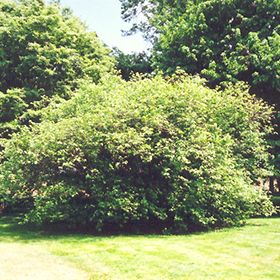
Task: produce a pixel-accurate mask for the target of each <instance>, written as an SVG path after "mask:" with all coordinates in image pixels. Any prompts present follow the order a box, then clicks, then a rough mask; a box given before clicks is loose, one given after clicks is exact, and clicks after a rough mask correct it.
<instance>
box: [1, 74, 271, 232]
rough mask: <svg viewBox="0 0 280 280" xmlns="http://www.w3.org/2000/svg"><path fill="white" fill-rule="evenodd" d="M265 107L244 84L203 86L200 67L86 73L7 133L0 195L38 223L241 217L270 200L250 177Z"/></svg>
mask: <svg viewBox="0 0 280 280" xmlns="http://www.w3.org/2000/svg"><path fill="white" fill-rule="evenodd" d="M104 79H105V78H104ZM270 114H271V109H270V108H269V107H268V106H267V105H265V104H264V103H262V102H261V101H258V100H256V99H255V98H254V97H252V96H250V95H249V94H248V93H247V92H246V91H245V89H244V87H242V86H240V87H230V88H228V89H226V90H225V91H223V92H221V91H217V90H210V89H208V88H206V87H205V86H204V85H203V81H201V80H200V79H199V78H189V77H184V76H177V77H173V78H170V79H169V80H164V79H163V78H161V77H156V78H154V79H148V78H144V79H142V78H139V79H136V80H135V81H131V82H124V81H120V80H119V79H118V78H117V77H115V78H114V77H113V78H112V77H109V78H108V79H105V80H104V81H103V83H102V84H100V85H94V84H84V86H82V87H81V89H79V90H78V92H76V94H75V95H74V97H73V98H72V99H70V100H69V101H66V102H64V103H63V104H60V105H59V106H57V105H55V104H53V105H52V106H50V107H49V108H47V109H46V110H45V111H44V114H43V115H44V121H43V122H42V123H41V124H38V125H34V126H33V127H32V130H31V131H29V130H27V129H26V130H25V131H23V132H22V133H20V134H18V135H15V136H14V137H13V138H12V140H11V141H10V142H9V143H8V145H7V146H6V149H5V151H4V154H3V156H4V158H5V161H4V163H3V165H2V166H1V182H0V186H1V192H0V195H1V196H2V198H4V200H5V203H6V204H7V205H8V206H10V207H13V206H14V207H15V206H17V207H19V206H20V205H21V206H24V210H26V212H25V213H26V215H25V220H26V221H31V222H39V223H41V222H51V223H53V222H66V223H68V224H70V225H72V226H75V225H81V224H82V225H91V226H92V227H93V228H95V229H97V230H104V229H108V228H110V227H112V226H114V227H125V226H132V225H133V226H136V227H140V226H141V225H142V226H144V225H146V226H149V227H152V226H157V227H159V228H161V229H163V228H165V227H166V228H167V229H173V230H174V229H176V230H190V229H197V228H200V229H201V228H211V227H221V226H229V225H236V224H240V223H242V222H244V220H245V219H246V218H247V217H249V216H250V215H255V214H265V215H267V214H270V213H271V211H272V206H271V203H270V202H269V200H268V198H267V197H266V196H265V194H264V193H262V191H260V190H258V189H256V188H255V187H253V181H254V180H255V179H257V178H258V176H261V175H262V173H263V172H265V169H266V163H267V158H268V154H267V152H266V146H265V141H264V137H265V135H266V133H268V132H269V130H270V128H269V126H268V124H269V122H270Z"/></svg>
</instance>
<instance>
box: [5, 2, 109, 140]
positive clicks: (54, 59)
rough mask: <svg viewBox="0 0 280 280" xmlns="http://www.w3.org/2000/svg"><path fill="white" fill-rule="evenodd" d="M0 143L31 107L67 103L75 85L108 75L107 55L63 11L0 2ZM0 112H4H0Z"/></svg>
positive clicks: (90, 34) (50, 6) (34, 4)
mask: <svg viewBox="0 0 280 280" xmlns="http://www.w3.org/2000/svg"><path fill="white" fill-rule="evenodd" d="M0 60H1V62H0V92H1V94H0V103H1V106H2V107H1V116H0V137H2V138H3V137H4V138H5V137H6V136H7V135H9V134H10V133H11V132H12V131H14V130H15V129H16V127H17V124H18V123H19V122H25V123H26V122H28V119H29V118H30V116H29V117H27V116H25V117H23V118H22V120H20V118H21V117H22V116H23V113H24V112H26V110H27V109H30V108H34V102H35V101H39V100H41V99H42V98H43V97H51V96H54V95H59V96H60V97H67V95H68V93H67V92H68V91H69V90H73V89H75V88H76V87H77V84H78V81H79V80H80V79H84V78H86V79H89V80H91V81H92V82H95V83H96V82H98V81H99V79H100V77H101V76H102V75H103V74H104V73H106V72H108V71H111V69H112V67H113V60H112V58H111V57H110V56H109V50H108V49H107V48H106V47H105V46H104V45H103V43H102V42H101V41H100V40H99V39H98V38H97V36H96V34H95V33H93V32H88V31H87V30H86V27H85V26H84V24H83V23H81V21H80V20H79V19H77V18H76V17H74V16H73V15H72V13H71V12H70V11H69V10H68V9H62V8H61V7H60V6H59V5H58V4H56V3H53V4H45V2H44V1H41V0H20V1H12V0H10V1H9V0H5V1H0ZM2 108H3V110H2Z"/></svg>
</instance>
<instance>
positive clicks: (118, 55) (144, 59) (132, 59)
mask: <svg viewBox="0 0 280 280" xmlns="http://www.w3.org/2000/svg"><path fill="white" fill-rule="evenodd" d="M113 55H114V57H115V59H116V68H117V70H119V71H120V74H121V76H122V78H123V79H125V80H129V79H130V78H131V76H132V75H133V74H136V73H140V74H146V73H151V72H152V71H153V69H152V66H151V61H150V57H149V55H148V54H147V53H145V52H141V53H131V54H125V53H123V52H122V51H120V50H119V49H117V48H115V49H114V50H113Z"/></svg>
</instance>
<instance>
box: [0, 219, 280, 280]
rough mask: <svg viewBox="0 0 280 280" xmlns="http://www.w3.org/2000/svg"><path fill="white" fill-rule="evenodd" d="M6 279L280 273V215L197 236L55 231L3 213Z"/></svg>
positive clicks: (0, 242) (2, 273)
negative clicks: (22, 223) (33, 226)
mask: <svg viewBox="0 0 280 280" xmlns="http://www.w3.org/2000/svg"><path fill="white" fill-rule="evenodd" d="M0 250H1V254H0V279H1V280H17V279H19V280H25V279H30V280H33V279H36V280H37V279H38V280H45V279H49V280H53V279H55V280H62V279H67V280H72V279H73V280H76V279H77V280H78V279H79V280H83V279H120V280H125V279H129V280H133V279H145V280H146V279H147V280H148V279H160V280H164V279H184V280H186V279H191V280H196V279H203V280H205V279H207V280H209V279H215V280H219V279H227V280H230V279H239V280H240V279H246V280H250V279H252V280H253V279H254V280H256V279H258V280H261V279H277V280H278V279H279V277H280V218H271V219H252V220H250V221H249V222H248V225H247V226H245V227H241V228H233V229H224V230H219V231H213V232H208V233H200V234H190V235H173V236H167V235H162V236H161V235H147V236H144V235H140V236H124V235H122V236H110V237H108V236H107V237H102V236H91V235H83V234H66V233H64V234H58V233H57V234H53V233H52V234H50V233H48V234H47V233H46V232H44V231H42V230H39V229H37V230H35V229H32V230H31V229H30V228H26V227H22V226H18V225H17V223H16V220H15V219H11V218H5V217H3V218H0Z"/></svg>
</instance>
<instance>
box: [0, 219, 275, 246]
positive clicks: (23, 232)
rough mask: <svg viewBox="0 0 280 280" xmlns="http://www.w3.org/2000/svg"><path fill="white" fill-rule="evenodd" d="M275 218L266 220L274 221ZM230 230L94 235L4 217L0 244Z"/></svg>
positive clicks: (254, 222) (257, 224)
mask: <svg viewBox="0 0 280 280" xmlns="http://www.w3.org/2000/svg"><path fill="white" fill-rule="evenodd" d="M274 218H277V217H271V218H267V220H270V219H274ZM248 226H250V227H263V228H264V227H267V226H269V224H268V223H264V222H263V219H260V222H258V219H254V220H251V221H250V223H249V224H248ZM243 228H244V227H236V228H234V229H235V230H242V229H243ZM230 230H232V228H224V229H218V230H212V231H204V232H193V233H189V234H176V235H166V234H143V233H142V234H131V233H129V234H126V233H117V234H96V233H93V232H91V233H89V232H83V231H81V230H69V229H65V227H63V228H62V227H59V226H58V227H57V226H55V225H49V226H36V225H30V224H27V225H23V224H20V218H19V217H14V216H4V217H0V243H1V242H3V241H4V242H24V243H28V242H36V241H51V240H60V239H61V240H65V239H67V240H68V241H79V242H83V241H85V242H86V241H89V239H91V240H93V239H94V240H96V241H97V240H100V239H104V238H117V237H120V236H121V237H133V236H138V237H141V236H143V237H145V238H168V237H170V236H186V237H187V236H188V237H191V236H194V235H204V234H207V233H209V232H210V233H211V232H219V231H223V232H225V231H230Z"/></svg>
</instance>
